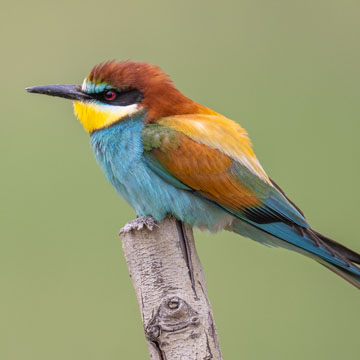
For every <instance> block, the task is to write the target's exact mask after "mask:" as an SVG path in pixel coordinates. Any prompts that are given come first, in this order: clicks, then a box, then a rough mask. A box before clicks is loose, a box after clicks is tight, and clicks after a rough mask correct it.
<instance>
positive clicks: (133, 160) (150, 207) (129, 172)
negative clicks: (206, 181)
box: [91, 117, 232, 231]
mask: <svg viewBox="0 0 360 360" xmlns="http://www.w3.org/2000/svg"><path fill="white" fill-rule="evenodd" d="M143 127H144V124H143V117H131V118H129V119H127V120H125V121H122V122H119V123H118V124H115V125H113V126H111V127H109V128H106V129H102V130H99V131H96V132H94V133H93V134H92V135H91V145H92V147H93V150H94V153H95V157H96V159H97V162H98V163H99V165H100V167H101V168H102V170H103V171H104V173H105V176H106V177H107V179H108V180H109V181H110V183H111V184H112V185H113V186H114V187H115V189H116V191H117V192H118V193H119V194H120V195H121V196H122V197H123V198H124V199H125V200H126V201H127V202H128V203H129V204H130V205H131V206H132V207H133V208H134V209H135V211H136V213H137V214H138V215H139V216H145V215H151V216H153V217H154V218H155V219H156V220H158V221H160V220H162V219H163V218H164V217H165V216H167V215H169V214H171V215H174V216H175V217H176V218H178V219H179V220H182V221H184V222H186V223H187V224H189V225H190V226H196V227H199V228H205V229H208V230H210V231H218V230H221V229H222V228H223V227H224V226H225V225H227V224H228V223H229V222H231V220H232V217H231V216H230V215H228V214H227V213H226V212H225V211H224V210H221V209H220V208H218V207H216V206H214V205H213V204H212V203H210V202H209V201H207V200H205V199H202V198H199V197H197V196H196V195H194V194H193V193H192V192H191V191H187V190H183V189H179V188H177V187H175V186H174V185H172V184H169V183H167V182H166V181H164V180H163V179H162V178H160V177H159V176H158V175H157V174H155V173H154V172H153V171H152V170H151V169H150V168H149V167H148V165H147V164H146V159H145V157H144V155H143V154H144V150H143V146H142V139H141V131H142V129H143Z"/></svg>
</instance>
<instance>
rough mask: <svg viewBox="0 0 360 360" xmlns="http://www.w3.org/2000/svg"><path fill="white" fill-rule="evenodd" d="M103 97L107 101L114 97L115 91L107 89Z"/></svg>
mask: <svg viewBox="0 0 360 360" xmlns="http://www.w3.org/2000/svg"><path fill="white" fill-rule="evenodd" d="M104 97H105V99H106V100H107V101H111V100H114V99H115V97H116V94H115V91H112V90H109V91H107V92H106V93H105V94H104Z"/></svg>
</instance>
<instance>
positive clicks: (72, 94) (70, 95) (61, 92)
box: [26, 85, 92, 101]
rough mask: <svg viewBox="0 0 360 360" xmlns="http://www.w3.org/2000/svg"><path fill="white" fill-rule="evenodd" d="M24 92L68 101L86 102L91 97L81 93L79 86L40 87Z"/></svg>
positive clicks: (27, 89)
mask: <svg viewBox="0 0 360 360" xmlns="http://www.w3.org/2000/svg"><path fill="white" fill-rule="evenodd" d="M26 91H28V92H30V93H35V94H44V95H49V96H57V97H62V98H65V99H70V100H77V101H86V100H91V99H92V97H91V96H89V95H88V94H85V93H83V92H82V91H81V87H80V86H79V85H40V86H32V87H28V88H26Z"/></svg>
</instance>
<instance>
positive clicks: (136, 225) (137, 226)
mask: <svg viewBox="0 0 360 360" xmlns="http://www.w3.org/2000/svg"><path fill="white" fill-rule="evenodd" d="M144 226H146V227H147V228H148V229H149V230H150V231H152V229H153V228H154V226H159V225H158V224H157V222H156V220H155V219H154V218H153V217H152V216H137V217H136V219H134V220H131V221H129V222H128V223H126V224H125V226H124V227H123V228H122V229H121V230H120V233H119V235H120V234H124V233H127V232H129V231H132V230H141V229H142V228H143V227H144Z"/></svg>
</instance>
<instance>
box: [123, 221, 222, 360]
mask: <svg viewBox="0 0 360 360" xmlns="http://www.w3.org/2000/svg"><path fill="white" fill-rule="evenodd" d="M120 237H121V240H122V246H123V249H124V253H125V258H126V262H127V264H128V267H129V272H130V277H131V280H132V282H133V285H134V288H135V292H136V296H137V299H138V302H139V306H140V310H141V315H142V322H143V324H144V330H145V337H146V341H147V344H148V349H149V353H150V357H151V359H156V360H200V359H201V360H210V359H214V360H218V359H222V357H221V352H220V347H219V343H218V338H217V333H216V328H215V323H214V320H213V314H212V310H211V305H210V302H209V300H208V296H207V291H206V284H205V277H204V273H203V270H202V267H201V263H200V260H199V257H198V255H197V252H196V248H195V243H194V237H193V232H192V229H191V228H189V227H187V226H185V225H184V224H183V223H181V222H180V221H178V220H176V219H174V218H171V217H169V218H166V219H164V220H163V221H162V222H161V223H155V221H154V220H153V219H152V218H151V217H141V218H137V219H135V220H133V221H131V222H130V223H128V224H126V225H125V227H124V228H123V229H122V230H121V232H120Z"/></svg>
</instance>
